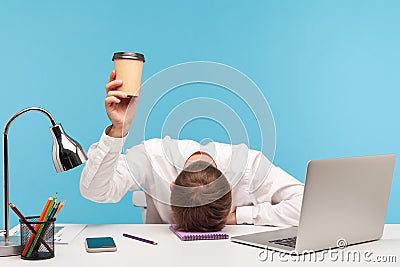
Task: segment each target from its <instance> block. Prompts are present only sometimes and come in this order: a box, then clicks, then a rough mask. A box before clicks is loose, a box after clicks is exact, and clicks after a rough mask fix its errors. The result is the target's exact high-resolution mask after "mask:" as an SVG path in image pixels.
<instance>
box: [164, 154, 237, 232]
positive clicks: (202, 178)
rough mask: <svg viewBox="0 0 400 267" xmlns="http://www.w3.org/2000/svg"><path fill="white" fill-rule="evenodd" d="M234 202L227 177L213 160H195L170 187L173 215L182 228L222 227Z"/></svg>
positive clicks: (193, 229)
mask: <svg viewBox="0 0 400 267" xmlns="http://www.w3.org/2000/svg"><path fill="white" fill-rule="evenodd" d="M231 203H232V196H231V189H230V185H229V183H228V181H227V179H226V177H225V176H224V175H223V174H222V172H221V171H220V170H218V169H217V168H215V167H213V166H212V165H211V164H210V163H208V162H204V161H196V162H194V163H192V164H190V165H189V166H188V167H186V168H185V169H184V170H183V171H182V172H181V173H180V174H179V175H178V177H177V178H176V180H175V185H174V187H173V188H172V191H171V207H172V216H173V219H174V223H175V224H176V228H177V229H178V230H181V231H193V232H194V231H196V232H206V231H219V230H221V229H222V228H223V227H224V226H225V224H226V218H227V216H228V214H229V212H230V209H231Z"/></svg>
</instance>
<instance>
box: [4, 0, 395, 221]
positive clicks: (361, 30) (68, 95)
mask: <svg viewBox="0 0 400 267" xmlns="http://www.w3.org/2000/svg"><path fill="white" fill-rule="evenodd" d="M399 14H400V2H399V1H395V0H394V1H385V0H383V1H367V0H359V1H348V0H343V1H319V0H316V1H284V0H279V1H211V0H210V1H204V0H203V1H116V0H114V1H78V0H74V1H72V0H69V1H50V0H48V1H42V0H41V1H19V0H3V1H1V3H0V60H1V61H0V83H1V85H0V88H1V101H2V104H1V108H0V111H1V112H0V125H1V127H3V126H2V125H4V124H5V123H6V121H7V120H8V119H9V117H10V116H12V115H13V114H14V113H15V112H17V111H18V110H20V109H22V108H25V107H27V106H33V105H35V106H41V107H44V108H46V109H48V110H49V111H50V112H52V113H53V115H54V117H55V118H56V120H57V121H59V122H61V123H62V124H63V125H64V127H65V129H66V131H67V132H68V133H69V134H70V135H71V136H73V137H75V138H76V139H77V140H79V141H80V143H81V144H82V145H83V147H84V148H85V149H88V147H89V146H90V144H92V143H93V142H95V141H97V140H98V138H99V137H100V135H101V132H102V130H103V129H104V127H105V126H106V125H108V123H109V122H108V119H107V116H106V113H105V111H104V107H103V101H104V97H105V92H104V86H105V83H106V80H107V77H108V74H109V72H110V71H111V69H112V67H113V65H112V61H111V56H112V53H113V52H114V51H117V50H127V51H132V50H134V51H141V52H143V53H144V54H145V55H146V59H147V62H146V64H145V69H144V73H143V79H144V80H146V79H147V78H149V77H150V76H151V75H153V74H155V73H156V72H158V71H160V70H162V69H164V68H166V67H168V66H171V65H175V64H177V63H182V62H187V61H193V60H205V61H215V62H220V63H223V64H227V65H230V66H232V67H234V68H236V69H238V70H240V71H242V72H243V73H245V74H246V75H248V76H249V77H250V78H251V79H252V80H253V81H254V82H255V83H256V84H257V85H258V86H259V87H260V88H261V90H262V91H263V93H264V95H265V97H266V98H267V100H268V102H269V104H270V106H271V109H272V112H273V114H274V117H275V122H276V130H277V151H276V157H275V161H274V162H275V164H277V165H279V166H281V167H282V168H284V169H285V170H287V171H288V172H289V173H291V174H292V175H294V176H295V177H297V178H298V179H300V180H302V181H303V180H304V175H305V166H306V163H307V161H308V160H309V159H319V158H327V157H343V156H354V155H365V154H381V153H396V154H398V149H399V137H400V126H399V123H398V115H399V114H400V107H399V105H398V101H399V97H400V93H399V89H400V75H399V73H400V49H399V47H400V16H399ZM159 123H160V124H161V123H162V118H160V121H159ZM198 123H199V124H198V125H200V126H201V125H207V122H205V121H203V122H198ZM193 124H194V125H196V123H195V122H193ZM49 126H50V124H49V122H48V121H47V119H46V118H45V117H43V116H41V115H40V114H34V113H32V114H27V115H25V116H24V117H20V118H19V119H18V120H17V121H15V123H14V124H13V125H12V126H11V129H10V143H9V145H10V165H11V166H10V183H11V196H10V200H11V201H12V202H14V203H15V204H16V205H17V206H18V207H19V208H20V209H21V210H22V212H23V213H25V214H38V213H39V212H40V210H41V208H42V206H43V202H44V201H45V199H46V198H47V197H48V196H49V195H51V194H54V193H55V192H56V191H58V192H59V197H60V199H66V200H67V205H66V206H65V209H64V210H63V211H62V213H61V214H60V216H59V219H58V220H59V221H62V222H74V223H131V222H140V221H141V218H140V213H139V211H138V210H136V209H134V208H133V207H131V199H130V198H131V195H130V194H129V195H127V196H126V197H125V198H124V199H123V200H122V201H121V202H120V203H117V204H96V203H93V202H90V201H88V200H86V199H84V198H83V197H81V196H80V193H79V177H80V172H81V170H82V167H80V168H78V169H74V170H72V171H70V172H68V173H62V174H56V173H55V171H54V169H53V166H52V163H51V158H50V150H51V142H50V141H51V138H50V135H49V133H48V127H49ZM208 127H210V129H214V130H215V132H216V133H218V134H219V133H220V134H221V136H220V138H221V139H224V138H225V137H226V136H225V133H224V132H223V131H222V130H221V129H220V128H219V127H218V125H211V124H209V125H208ZM196 128H198V127H194V128H193V129H191V128H190V125H188V127H187V128H186V129H185V130H184V131H183V134H184V135H185V136H186V137H190V136H192V137H193V138H201V137H202V135H206V134H207V132H206V131H203V132H200V134H199V132H197V131H195V129H196ZM154 135H155V136H156V135H157V133H155V134H154ZM399 178H400V177H399V168H398V166H397V168H396V171H395V175H394V181H393V187H392V193H391V197H390V205H389V212H388V215H387V220H386V221H387V222H388V223H400V212H399V210H400V209H399V208H400V196H399V190H400V181H399ZM338 197H340V196H338ZM371 197H374V196H371ZM16 222H17V220H16V217H15V216H14V215H12V219H11V225H14V224H15V223H16Z"/></svg>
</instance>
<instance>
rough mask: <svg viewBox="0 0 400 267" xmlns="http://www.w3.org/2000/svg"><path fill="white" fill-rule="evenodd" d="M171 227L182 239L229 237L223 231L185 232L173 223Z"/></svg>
mask: <svg viewBox="0 0 400 267" xmlns="http://www.w3.org/2000/svg"><path fill="white" fill-rule="evenodd" d="M169 229H170V230H171V231H172V232H173V233H175V234H176V236H177V237H179V238H180V240H182V241H194V240H217V239H228V238H229V235H228V234H227V233H225V232H223V231H218V232H183V231H178V230H176V229H175V226H174V225H173V224H171V225H170V227H169Z"/></svg>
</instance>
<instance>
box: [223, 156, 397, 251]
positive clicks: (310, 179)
mask: <svg viewBox="0 0 400 267" xmlns="http://www.w3.org/2000/svg"><path fill="white" fill-rule="evenodd" d="M395 160H396V155H394V154H388V155H377V156H365V157H352V158H339V159H326V160H311V161H309V162H308V165H307V174H306V182H305V186H304V194H303V202H302V208H301V214H300V220H299V226H298V227H290V228H286V229H281V230H276V231H267V232H261V233H255V234H248V235H241V236H234V237H231V240H232V241H233V242H237V243H241V244H245V245H250V246H255V247H260V248H263V249H265V248H267V249H271V250H276V251H280V252H287V253H293V252H296V253H305V252H306V251H320V250H324V249H329V248H336V247H340V248H343V247H344V246H347V245H353V244H358V243H363V242H368V241H373V240H378V239H380V238H381V237H382V234H383V228H384V224H385V218H386V210H387V206H388V201H389V194H390V187H391V183H392V177H393V171H394V165H395Z"/></svg>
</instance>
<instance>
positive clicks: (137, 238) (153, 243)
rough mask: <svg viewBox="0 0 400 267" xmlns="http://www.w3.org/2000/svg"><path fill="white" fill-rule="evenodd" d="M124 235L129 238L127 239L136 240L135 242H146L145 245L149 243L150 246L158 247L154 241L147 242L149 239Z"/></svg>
mask: <svg viewBox="0 0 400 267" xmlns="http://www.w3.org/2000/svg"><path fill="white" fill-rule="evenodd" d="M122 235H123V236H125V237H127V238H131V239H135V240H138V241H142V242H145V243H148V244H152V245H157V244H158V243H157V242H154V241H151V240H147V239H144V238H141V237H137V236H133V235H130V234H125V233H123V234H122Z"/></svg>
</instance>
